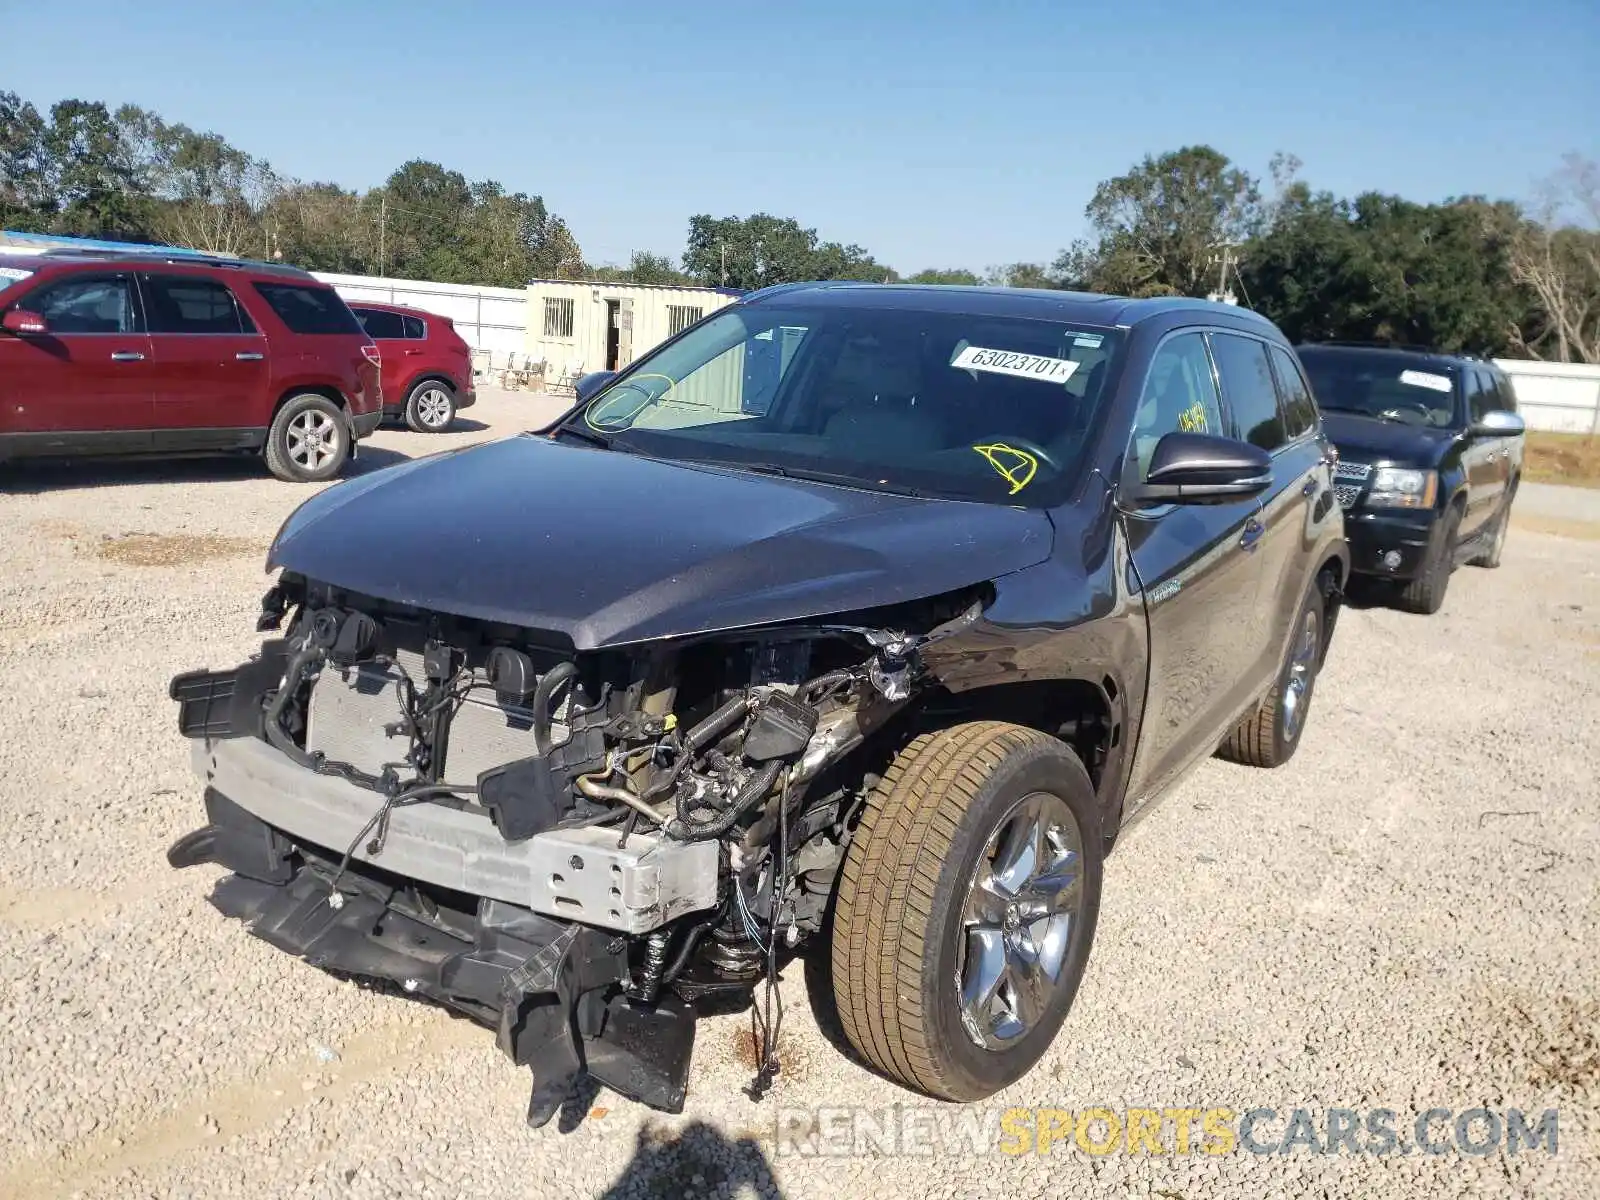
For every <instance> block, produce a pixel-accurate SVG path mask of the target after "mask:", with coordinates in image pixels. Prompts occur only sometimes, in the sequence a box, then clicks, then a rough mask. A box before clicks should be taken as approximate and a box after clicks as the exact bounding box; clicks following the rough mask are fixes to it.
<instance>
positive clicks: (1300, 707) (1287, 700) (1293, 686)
mask: <svg viewBox="0 0 1600 1200" xmlns="http://www.w3.org/2000/svg"><path fill="white" fill-rule="evenodd" d="M1318 629H1319V623H1318V621H1317V613H1316V610H1315V609H1308V610H1307V611H1306V618H1305V620H1304V621H1303V622H1302V623H1301V625H1300V633H1299V636H1298V637H1297V638H1296V639H1295V644H1294V656H1293V657H1292V658H1290V660H1289V682H1288V685H1287V686H1286V687H1285V688H1284V689H1283V737H1284V740H1285V741H1293V740H1294V737H1295V735H1296V734H1298V733H1299V732H1300V726H1301V724H1302V723H1303V722H1304V720H1305V712H1306V705H1307V703H1309V701H1308V698H1307V693H1308V692H1310V691H1311V681H1312V679H1313V678H1315V676H1316V672H1317V632H1318Z"/></svg>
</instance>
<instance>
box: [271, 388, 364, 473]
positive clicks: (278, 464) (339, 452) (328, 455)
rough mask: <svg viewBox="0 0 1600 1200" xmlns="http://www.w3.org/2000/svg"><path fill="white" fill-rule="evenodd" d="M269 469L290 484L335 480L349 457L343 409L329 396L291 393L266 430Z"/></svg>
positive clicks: (347, 433) (348, 431)
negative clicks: (292, 394)
mask: <svg viewBox="0 0 1600 1200" xmlns="http://www.w3.org/2000/svg"><path fill="white" fill-rule="evenodd" d="M264 453H265V457H266V460H267V470H269V471H271V472H272V473H273V474H274V475H276V476H277V477H278V478H279V479H283V480H287V481H288V482H290V483H320V482H321V481H323V480H325V479H332V478H333V477H334V476H335V475H337V474H338V473H339V471H340V469H341V468H342V467H343V466H344V464H345V460H346V459H348V458H349V457H350V428H349V426H348V425H347V424H346V422H345V419H344V410H343V409H341V408H340V407H339V406H338V405H337V404H335V403H334V402H333V401H332V400H329V399H328V398H327V397H326V396H322V395H319V394H317V393H315V392H302V393H301V394H300V395H297V396H290V397H289V399H288V400H286V401H285V402H284V404H283V406H282V407H281V408H279V409H278V415H277V416H275V417H273V419H272V425H271V427H270V428H269V429H268V430H267V444H266V449H265V451H264Z"/></svg>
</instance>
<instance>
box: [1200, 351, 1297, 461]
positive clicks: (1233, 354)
mask: <svg viewBox="0 0 1600 1200" xmlns="http://www.w3.org/2000/svg"><path fill="white" fill-rule="evenodd" d="M1211 353H1212V354H1213V355H1215V356H1216V360H1217V374H1218V375H1219V376H1221V378H1222V397H1223V399H1224V400H1226V401H1227V403H1228V409H1229V411H1230V412H1231V413H1232V414H1233V420H1234V425H1235V426H1236V427H1237V429H1238V431H1239V436H1240V437H1241V438H1243V439H1244V440H1245V441H1247V442H1249V443H1250V444H1251V445H1252V446H1259V447H1260V448H1261V449H1263V450H1265V451H1267V452H1268V453H1271V452H1272V451H1274V450H1276V449H1277V448H1278V447H1279V446H1281V445H1283V444H1284V442H1286V441H1287V440H1288V438H1287V437H1286V436H1285V435H1284V428H1283V414H1282V413H1280V412H1279V411H1278V389H1277V388H1276V387H1275V386H1274V384H1273V381H1272V368H1271V367H1270V366H1269V365H1268V363H1267V347H1266V344H1265V343H1263V342H1258V341H1256V339H1255V338H1250V337H1241V336H1239V335H1238V334H1232V333H1213V334H1212V335H1211Z"/></svg>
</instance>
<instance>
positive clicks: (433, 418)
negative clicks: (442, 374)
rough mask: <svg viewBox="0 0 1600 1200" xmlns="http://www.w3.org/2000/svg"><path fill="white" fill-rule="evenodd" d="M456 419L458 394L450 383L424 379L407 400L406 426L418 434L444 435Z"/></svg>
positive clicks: (412, 390)
mask: <svg viewBox="0 0 1600 1200" xmlns="http://www.w3.org/2000/svg"><path fill="white" fill-rule="evenodd" d="M455 419H456V393H455V390H454V389H453V388H451V386H450V385H449V384H448V383H441V382H439V380H437V379H424V380H422V382H420V383H418V384H417V385H416V387H414V388H412V389H411V395H410V397H409V398H408V399H407V400H406V424H407V425H408V426H410V427H411V429H412V430H414V431H415V432H417V433H443V432H444V431H445V430H446V429H449V428H450V422H452V421H454V420H455Z"/></svg>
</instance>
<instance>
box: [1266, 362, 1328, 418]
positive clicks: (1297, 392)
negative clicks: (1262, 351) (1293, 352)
mask: <svg viewBox="0 0 1600 1200" xmlns="http://www.w3.org/2000/svg"><path fill="white" fill-rule="evenodd" d="M1271 350H1272V367H1273V373H1274V374H1276V375H1277V377H1278V396H1279V399H1281V400H1282V401H1283V419H1284V432H1285V433H1286V434H1288V436H1289V437H1290V438H1297V437H1299V436H1300V435H1301V434H1304V433H1309V432H1310V431H1311V429H1312V427H1313V426H1314V425H1316V423H1317V406H1316V403H1315V401H1313V400H1312V399H1311V389H1310V388H1309V387H1307V386H1306V381H1305V376H1303V375H1301V374H1300V368H1299V367H1298V366H1297V365H1296V364H1295V361H1294V359H1293V358H1292V357H1291V356H1290V354H1289V352H1288V351H1287V350H1284V349H1283V348H1282V347H1281V346H1273V347H1272V348H1271Z"/></svg>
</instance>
